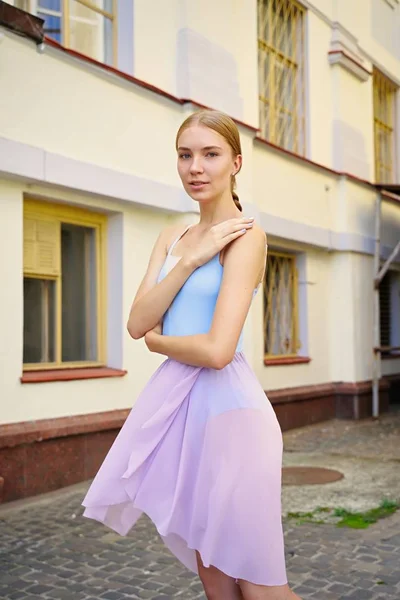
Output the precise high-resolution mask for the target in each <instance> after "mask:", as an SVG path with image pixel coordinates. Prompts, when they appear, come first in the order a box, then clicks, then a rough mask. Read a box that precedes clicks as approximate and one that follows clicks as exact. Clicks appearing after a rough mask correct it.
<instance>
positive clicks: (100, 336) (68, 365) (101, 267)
mask: <svg viewBox="0 0 400 600" xmlns="http://www.w3.org/2000/svg"><path fill="white" fill-rule="evenodd" d="M25 218H31V219H35V218H36V219H40V220H46V221H50V222H53V223H54V222H58V223H59V224H60V226H61V223H69V224H72V225H77V226H81V227H89V228H92V229H94V231H95V253H96V271H95V275H96V282H97V293H96V298H95V305H96V311H97V315H96V317H97V318H96V328H97V343H96V347H97V360H95V361H89V360H87V361H68V362H65V361H64V362H63V361H62V288H61V285H62V282H61V279H62V270H61V255H60V256H59V257H58V260H59V263H60V268H59V273H58V274H55V275H48V274H42V273H38V272H36V273H35V272H34V271H33V272H32V271H26V270H25V264H24V263H23V273H22V277H23V278H25V277H29V278H34V279H46V280H52V281H55V282H56V289H55V295H56V301H55V312H56V316H55V321H56V322H55V336H56V339H55V361H54V362H40V363H23V371H24V372H27V371H38V370H40V371H41V370H55V369H57V370H60V369H73V368H84V367H104V366H105V365H106V330H107V304H106V297H107V296H106V294H107V280H106V258H107V256H106V249H107V222H108V219H107V216H106V215H104V214H100V213H98V212H92V211H90V210H86V209H83V208H80V207H75V206H72V205H69V204H58V203H53V202H41V201H38V200H34V199H24V207H23V222H24V223H25ZM23 228H24V225H23ZM23 239H24V241H25V237H24V235H23ZM58 252H59V253H60V252H61V227H60V230H59V241H58Z"/></svg>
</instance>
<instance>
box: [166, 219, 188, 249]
mask: <svg viewBox="0 0 400 600" xmlns="http://www.w3.org/2000/svg"><path fill="white" fill-rule="evenodd" d="M190 227H191V225H188V226H187V227H186V228H185V229H184V230H183V231H182V233H180V234H179V235H178V237H177V238H176V239H175V240H174V241H173V242H172V244H171V245H170V247H169V250H168V252H167V256H171V252H172V251H173V249H174V248H175V246H176V244H177V243H178V242H179V240H180V239H181V238H182V237H183V236H184V235H185V233H186V232H187V231H188V229H190Z"/></svg>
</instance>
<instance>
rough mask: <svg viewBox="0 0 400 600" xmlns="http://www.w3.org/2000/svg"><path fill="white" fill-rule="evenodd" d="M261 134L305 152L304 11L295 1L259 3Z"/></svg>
mask: <svg viewBox="0 0 400 600" xmlns="http://www.w3.org/2000/svg"><path fill="white" fill-rule="evenodd" d="M258 66H259V106H260V128H261V135H262V137H264V138H265V139H266V140H269V141H270V142H272V143H274V144H276V145H278V146H281V147H282V148H285V149H287V150H291V151H292V152H295V153H297V154H301V155H304V153H305V131H304V130H305V126H304V102H305V101H304V72H303V66H304V9H303V8H302V7H301V6H300V5H299V4H297V2H295V0H258Z"/></svg>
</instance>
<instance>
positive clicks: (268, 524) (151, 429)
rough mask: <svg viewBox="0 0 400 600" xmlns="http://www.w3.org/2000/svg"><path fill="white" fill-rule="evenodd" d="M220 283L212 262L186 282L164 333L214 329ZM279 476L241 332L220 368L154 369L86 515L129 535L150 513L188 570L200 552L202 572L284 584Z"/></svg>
mask: <svg viewBox="0 0 400 600" xmlns="http://www.w3.org/2000/svg"><path fill="white" fill-rule="evenodd" d="M185 232H186V230H185ZM185 232H183V234H181V236H179V237H178V238H177V239H176V240H175V242H174V243H173V244H172V246H171V248H170V249H169V252H168V255H167V257H166V260H165V263H164V265H163V267H162V269H161V272H160V275H159V281H161V280H162V279H163V278H164V277H165V276H166V275H167V274H168V272H169V271H170V270H171V269H172V268H173V267H174V266H175V264H176V263H177V261H178V260H179V259H180V257H179V256H174V255H172V251H173V249H174V247H175V244H176V242H177V241H178V240H179V239H180V238H181V237H182V235H184V233H185ZM222 275H223V266H221V264H220V260H219V255H216V256H215V257H214V258H212V259H211V260H210V261H209V262H207V263H206V264H204V265H203V266H201V267H199V268H198V269H196V270H195V271H194V272H193V273H192V275H191V276H190V277H189V278H188V279H187V281H186V283H185V284H184V285H183V287H182V288H181V290H180V291H179V293H178V294H177V295H176V297H175V299H174V301H173V302H172V304H171V306H170V307H169V309H168V310H167V312H166V313H165V315H164V319H163V335H170V336H185V335H195V334H201V333H207V332H208V331H209V330H210V327H211V323H212V319H213V314H214V309H215V305H216V301H217V298H218V293H219V289H220V286H221V281H222ZM232 302H234V299H232ZM281 467H282V434H281V430H280V426H279V423H278V421H277V419H276V416H275V413H274V410H273V408H272V406H271V404H270V402H269V401H268V399H267V397H266V395H265V393H264V391H263V389H262V387H261V385H260V383H259V382H258V380H257V378H256V376H255V374H254V372H253V371H252V369H251V368H250V366H249V364H248V363H247V361H246V358H245V356H244V354H243V351H242V334H241V336H240V339H239V343H238V347H237V349H236V353H235V355H234V358H233V360H232V362H231V363H230V364H228V365H227V366H226V367H224V368H223V369H220V370H215V369H211V368H205V367H193V366H191V365H187V364H185V363H182V362H178V361H176V360H173V359H170V358H167V359H166V360H165V361H164V362H163V363H162V364H161V366H160V367H159V368H158V369H157V370H156V372H155V373H154V374H153V376H152V377H151V379H150V380H149V382H148V383H147V385H146V386H145V387H144V389H143V391H142V392H141V394H140V395H139V397H138V398H137V400H136V403H135V404H134V406H133V409H132V411H131V412H130V414H129V416H128V418H127V420H126V422H125V424H124V426H123V427H122V429H121V431H120V433H119V434H118V436H117V438H116V440H115V442H114V444H113V445H112V447H111V449H110V451H109V452H108V454H107V456H106V458H105V460H104V462H103V464H102V466H101V467H100V469H99V471H98V473H97V475H96V477H95V479H94V480H93V482H92V484H91V486H90V488H89V491H88V493H87V495H86V497H85V499H84V501H83V505H84V506H85V511H84V516H85V517H89V518H91V519H95V520H97V521H100V522H101V523H104V524H105V525H107V526H108V527H110V528H111V529H113V530H114V531H116V532H118V533H119V534H121V535H126V534H127V533H128V532H129V531H130V530H131V528H132V527H133V525H134V524H135V522H136V521H137V520H138V518H139V517H140V516H141V515H142V513H145V514H146V515H148V517H149V518H150V519H151V520H152V521H153V523H154V524H155V526H156V528H157V530H158V532H159V534H160V536H161V537H162V539H163V541H164V543H165V544H166V546H167V547H168V548H169V549H170V551H171V552H172V553H173V554H174V555H175V556H176V557H177V558H178V559H179V560H180V561H181V562H182V563H183V564H184V565H186V567H188V568H189V569H191V570H192V571H194V572H196V573H197V572H198V569H197V562H196V554H195V551H196V550H197V551H198V552H199V553H200V555H201V558H202V561H203V564H204V565H205V566H206V567H208V566H210V565H213V566H215V567H217V568H218V569H220V570H221V571H223V572H224V573H226V574H227V575H229V576H231V577H233V578H235V579H244V580H246V581H250V582H252V583H255V584H259V585H283V584H285V583H287V578H286V570H285V558H284V544H283V531H282V521H281Z"/></svg>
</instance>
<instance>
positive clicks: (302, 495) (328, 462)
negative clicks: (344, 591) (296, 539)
mask: <svg viewBox="0 0 400 600" xmlns="http://www.w3.org/2000/svg"><path fill="white" fill-rule="evenodd" d="M399 441H400V410H399V409H397V410H392V411H391V412H390V413H388V414H385V415H383V416H382V417H381V418H380V419H378V420H373V419H366V420H363V421H340V420H332V421H328V422H325V423H319V424H317V425H312V426H309V427H304V428H302V429H297V430H292V431H287V432H286V433H285V434H284V450H285V452H284V465H285V466H291V467H293V466H308V467H325V468H330V469H335V470H338V471H340V472H341V473H343V475H344V478H343V479H341V480H340V481H337V482H334V483H331V484H329V485H314V486H310V485H308V486H307V485H303V486H301V487H297V486H296V487H295V486H285V487H284V488H283V494H282V500H283V512H284V514H287V513H288V512H289V511H291V512H299V511H312V510H314V509H316V508H317V507H321V506H322V507H331V508H338V507H341V508H345V509H347V510H352V511H365V510H369V509H371V508H375V507H376V506H378V505H379V504H380V503H381V502H382V500H383V499H384V498H386V499H389V500H396V501H400V477H399V471H400V464H399V463H400V444H399ZM399 561H400V559H399ZM399 600H400V597H399Z"/></svg>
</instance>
